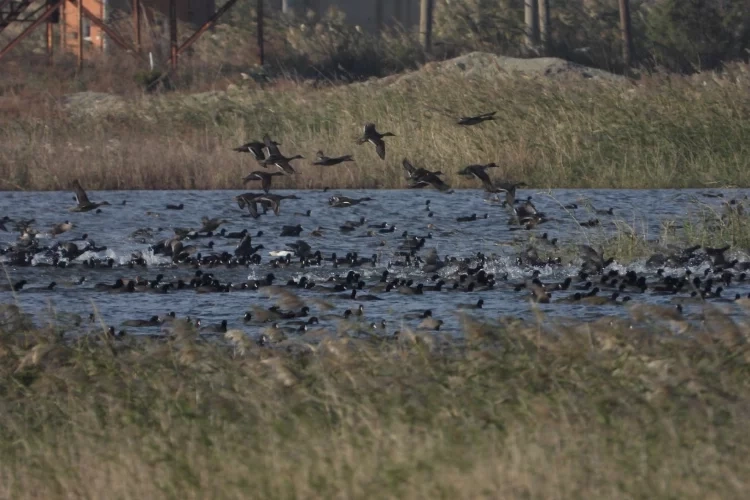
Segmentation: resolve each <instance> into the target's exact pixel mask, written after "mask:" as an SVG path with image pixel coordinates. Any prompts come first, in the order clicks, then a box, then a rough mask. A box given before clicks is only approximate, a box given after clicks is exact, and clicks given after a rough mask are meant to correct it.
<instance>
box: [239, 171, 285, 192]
mask: <svg viewBox="0 0 750 500" xmlns="http://www.w3.org/2000/svg"><path fill="white" fill-rule="evenodd" d="M282 175H284V174H283V173H282V172H270V173H269V172H263V171H261V170H256V171H255V172H250V173H249V174H248V175H247V176H246V177H245V178H244V179H242V182H243V183H245V184H247V183H248V182H250V181H260V182H261V184H260V185H261V187H262V188H263V191H265V192H266V193H268V192H269V191H270V190H271V180H272V179H273V178H274V177H277V176H282Z"/></svg>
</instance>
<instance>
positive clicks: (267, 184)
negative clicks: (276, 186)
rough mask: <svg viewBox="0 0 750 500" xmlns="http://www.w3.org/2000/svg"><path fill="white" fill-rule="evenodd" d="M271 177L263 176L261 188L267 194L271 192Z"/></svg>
mask: <svg viewBox="0 0 750 500" xmlns="http://www.w3.org/2000/svg"><path fill="white" fill-rule="evenodd" d="M271 177H272V176H270V175H261V176H260V178H261V187H262V188H263V191H265V192H266V193H267V192H268V191H270V190H271Z"/></svg>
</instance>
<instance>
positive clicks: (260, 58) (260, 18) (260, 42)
mask: <svg viewBox="0 0 750 500" xmlns="http://www.w3.org/2000/svg"><path fill="white" fill-rule="evenodd" d="M255 10H256V13H255V15H256V16H257V23H258V63H259V64H260V65H261V66H263V64H264V63H265V58H266V57H265V48H264V47H263V0H258V2H257V8H256V9H255Z"/></svg>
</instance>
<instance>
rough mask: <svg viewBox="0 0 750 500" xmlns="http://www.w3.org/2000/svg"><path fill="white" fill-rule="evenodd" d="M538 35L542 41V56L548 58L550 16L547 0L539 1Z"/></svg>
mask: <svg viewBox="0 0 750 500" xmlns="http://www.w3.org/2000/svg"><path fill="white" fill-rule="evenodd" d="M538 7H539V33H540V35H541V39H542V50H544V55H545V56H548V55H549V52H550V42H551V41H552V40H551V39H550V30H551V27H550V16H549V0H539V3H538Z"/></svg>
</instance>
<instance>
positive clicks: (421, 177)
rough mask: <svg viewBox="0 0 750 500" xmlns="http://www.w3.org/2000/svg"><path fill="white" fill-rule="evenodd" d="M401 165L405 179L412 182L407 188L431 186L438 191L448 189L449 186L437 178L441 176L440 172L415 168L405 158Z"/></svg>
mask: <svg viewBox="0 0 750 500" xmlns="http://www.w3.org/2000/svg"><path fill="white" fill-rule="evenodd" d="M401 164H402V165H403V167H404V170H406V175H407V178H408V179H411V181H412V182H411V184H409V188H423V187H427V186H432V187H434V188H435V189H437V190H438V191H448V190H449V189H450V186H449V185H448V184H446V183H445V182H444V181H443V180H442V179H441V178H440V177H438V176H440V175H443V173H442V172H440V171H438V172H432V171H430V170H427V169H426V168H422V167H420V168H416V167H415V166H414V165H412V164H411V162H409V160H407V159H406V158H404V160H403V161H402V162H401Z"/></svg>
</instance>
